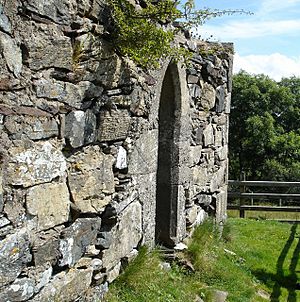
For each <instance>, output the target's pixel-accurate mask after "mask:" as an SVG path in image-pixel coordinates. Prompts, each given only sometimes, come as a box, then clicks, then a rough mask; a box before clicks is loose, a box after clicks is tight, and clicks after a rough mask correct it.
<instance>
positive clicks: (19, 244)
mask: <svg viewBox="0 0 300 302" xmlns="http://www.w3.org/2000/svg"><path fill="white" fill-rule="evenodd" d="M29 244H30V242H29V237H28V233H27V231H26V230H25V229H21V230H19V231H18V232H16V233H15V234H12V235H9V236H7V237H6V238H5V239H3V240H2V241H0V287H2V286H4V285H6V284H8V283H10V282H12V281H14V280H15V279H16V278H17V277H18V276H19V274H20V273H21V271H22V270H23V268H25V267H26V264H27V263H28V262H30V261H31V254H30V246H29Z"/></svg>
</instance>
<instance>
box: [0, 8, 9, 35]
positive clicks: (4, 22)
mask: <svg viewBox="0 0 300 302" xmlns="http://www.w3.org/2000/svg"><path fill="white" fill-rule="evenodd" d="M0 29H1V30H3V31H4V32H6V33H8V34H10V33H11V24H10V22H9V19H8V18H7V16H6V15H5V14H4V12H3V6H2V5H1V4H0Z"/></svg>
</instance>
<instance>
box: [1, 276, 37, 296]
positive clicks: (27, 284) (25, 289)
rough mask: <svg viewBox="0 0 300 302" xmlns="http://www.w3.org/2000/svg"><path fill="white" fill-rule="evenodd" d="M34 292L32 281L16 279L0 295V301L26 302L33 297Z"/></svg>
mask: <svg viewBox="0 0 300 302" xmlns="http://www.w3.org/2000/svg"><path fill="white" fill-rule="evenodd" d="M34 290H35V283H34V281H33V280H32V279H29V278H22V279H17V280H15V281H14V282H13V283H12V284H11V285H10V286H9V287H8V288H7V289H6V290H4V292H2V293H0V301H26V300H28V299H29V298H30V297H32V296H33V294H34Z"/></svg>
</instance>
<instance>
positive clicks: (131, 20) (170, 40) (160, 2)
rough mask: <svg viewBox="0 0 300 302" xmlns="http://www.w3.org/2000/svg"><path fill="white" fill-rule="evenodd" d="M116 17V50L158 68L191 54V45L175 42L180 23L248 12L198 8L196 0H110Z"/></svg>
mask: <svg viewBox="0 0 300 302" xmlns="http://www.w3.org/2000/svg"><path fill="white" fill-rule="evenodd" d="M107 1H108V4H109V6H110V11H111V18H112V24H113V29H112V37H113V39H112V40H113V43H114V45H115V48H116V50H117V51H118V52H119V53H121V54H122V55H125V56H128V57H129V58H131V59H132V60H133V61H135V62H136V63H137V64H138V65H140V66H142V67H144V68H157V67H159V65H160V63H159V62H160V60H161V59H163V58H165V57H170V58H172V59H174V60H175V61H178V60H180V59H186V58H187V57H189V52H188V50H187V49H185V48H182V47H179V46H178V45H176V43H174V40H175V35H176V33H177V32H178V30H179V29H178V27H174V26H172V24H173V22H174V21H175V20H179V21H180V27H181V28H183V29H185V30H189V29H191V28H193V27H195V26H198V25H202V24H203V23H204V22H205V21H207V20H208V19H210V18H215V17H218V16H222V15H225V14H227V15H228V14H235V13H247V12H245V11H243V10H216V9H208V8H206V9H201V10H197V9H196V8H195V4H194V0H187V1H185V2H184V3H180V1H173V0H156V1H154V0H152V1H151V0H143V1H139V5H137V4H135V1H134V0H107Z"/></svg>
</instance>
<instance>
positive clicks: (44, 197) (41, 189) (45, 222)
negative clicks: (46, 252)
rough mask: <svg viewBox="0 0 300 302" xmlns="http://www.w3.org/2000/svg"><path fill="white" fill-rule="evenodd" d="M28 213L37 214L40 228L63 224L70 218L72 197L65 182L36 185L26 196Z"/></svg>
mask: <svg viewBox="0 0 300 302" xmlns="http://www.w3.org/2000/svg"><path fill="white" fill-rule="evenodd" d="M26 207H27V212H28V214H30V215H32V216H37V227H38V230H45V229H49V228H51V227H54V226H56V225H58V224H62V223H64V222H66V221H68V219H69V211H70V197H69V191H68V187H67V185H66V184H65V183H47V184H41V185H38V186H34V187H32V188H30V189H29V190H28V194H27V196H26Z"/></svg>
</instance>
